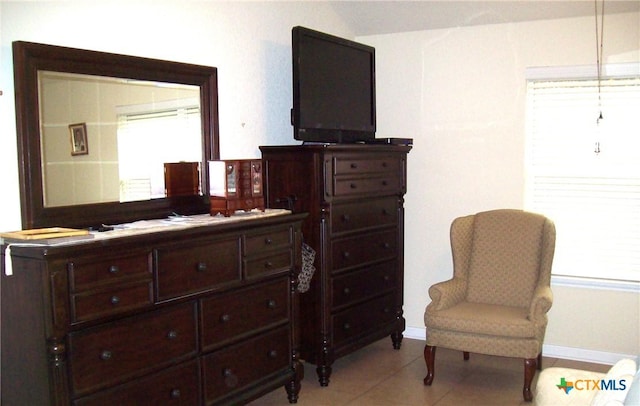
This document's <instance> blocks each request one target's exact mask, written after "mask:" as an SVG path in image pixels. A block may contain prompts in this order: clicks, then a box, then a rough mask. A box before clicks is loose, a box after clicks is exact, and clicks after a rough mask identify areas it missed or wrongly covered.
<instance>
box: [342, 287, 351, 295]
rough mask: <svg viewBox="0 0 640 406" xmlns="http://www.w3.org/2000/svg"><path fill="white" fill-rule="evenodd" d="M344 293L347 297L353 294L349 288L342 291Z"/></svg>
mask: <svg viewBox="0 0 640 406" xmlns="http://www.w3.org/2000/svg"><path fill="white" fill-rule="evenodd" d="M342 292H343V293H344V294H345V295H348V294H349V293H351V289H349V288H344V289H343V290H342Z"/></svg>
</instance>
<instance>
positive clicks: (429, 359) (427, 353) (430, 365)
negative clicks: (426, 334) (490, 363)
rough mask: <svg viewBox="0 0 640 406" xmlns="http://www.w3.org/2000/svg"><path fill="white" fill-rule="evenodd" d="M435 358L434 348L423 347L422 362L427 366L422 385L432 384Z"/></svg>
mask: <svg viewBox="0 0 640 406" xmlns="http://www.w3.org/2000/svg"><path fill="white" fill-rule="evenodd" d="M435 358H436V347H432V346H430V345H425V346H424V362H425V364H427V376H425V377H424V384H425V385H431V383H432V382H433V372H434V365H435Z"/></svg>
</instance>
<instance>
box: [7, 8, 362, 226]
mask: <svg viewBox="0 0 640 406" xmlns="http://www.w3.org/2000/svg"><path fill="white" fill-rule="evenodd" d="M295 25H304V26H308V27H310V28H315V29H318V30H320V31H326V32H331V33H334V34H336V35H339V36H344V37H347V38H352V37H353V33H352V32H351V31H350V30H349V29H348V27H347V26H346V25H345V24H344V23H343V21H342V20H341V19H340V18H339V17H338V16H337V15H336V14H335V12H334V11H333V9H332V7H331V6H330V5H329V4H328V3H324V2H319V3H315V2H314V3H311V2H297V1H296V2H274V1H269V2H266V1H258V2H245V1H242V2H226V1H225V2H222V1H181V0H160V1H151V0H127V1H15V2H12V1H5V0H0V90H2V91H3V95H2V96H0V173H1V174H2V175H1V176H0V190H1V191H2V199H0V230H2V231H8V230H15V229H20V228H21V223H20V195H19V187H18V163H17V153H16V151H17V149H16V132H15V131H16V130H15V106H14V93H13V62H12V53H11V43H12V42H13V41H16V40H22V41H31V42H40V43H45V44H53V45H63V46H71V47H75V48H83V49H91V50H98V51H105V52H114V53H120V54H128V55H136V56H144V57H149V58H158V59H166V60H172V61H178V62H186V63H195V64H201V65H208V66H215V67H217V68H218V84H219V104H220V153H221V156H222V158H252V157H259V156H260V151H259V149H258V147H259V146H260V145H264V144H272V145H275V144H291V143H294V139H293V130H292V127H291V124H290V118H289V117H290V114H289V111H290V108H291V105H292V101H291V93H292V91H291V28H292V27H293V26H295ZM296 143H297V142H296Z"/></svg>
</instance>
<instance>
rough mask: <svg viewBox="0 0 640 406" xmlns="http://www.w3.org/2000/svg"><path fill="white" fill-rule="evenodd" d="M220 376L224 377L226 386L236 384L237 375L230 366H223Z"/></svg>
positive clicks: (234, 385)
mask: <svg viewBox="0 0 640 406" xmlns="http://www.w3.org/2000/svg"><path fill="white" fill-rule="evenodd" d="M222 376H223V377H224V383H225V385H227V387H228V388H233V387H236V386H237V385H238V377H237V376H236V375H235V374H234V373H233V371H232V370H231V368H224V369H223V370H222Z"/></svg>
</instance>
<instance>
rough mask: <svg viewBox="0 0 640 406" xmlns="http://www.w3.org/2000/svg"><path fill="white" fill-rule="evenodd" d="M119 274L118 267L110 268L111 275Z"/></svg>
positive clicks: (112, 266)
mask: <svg viewBox="0 0 640 406" xmlns="http://www.w3.org/2000/svg"><path fill="white" fill-rule="evenodd" d="M118 272H120V268H118V265H111V266H110V267H109V273H112V274H114V273H118Z"/></svg>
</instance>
